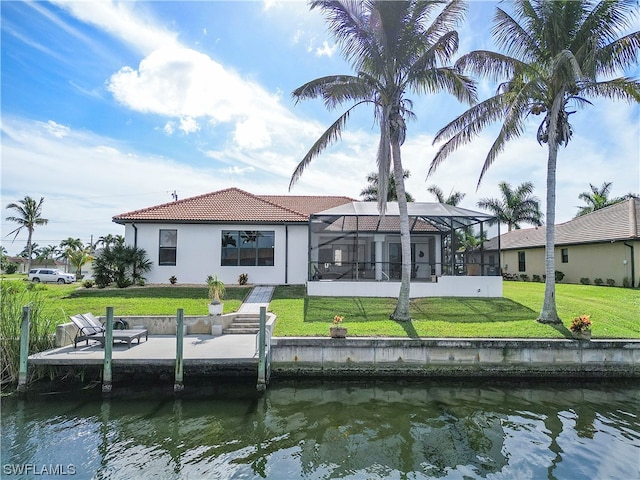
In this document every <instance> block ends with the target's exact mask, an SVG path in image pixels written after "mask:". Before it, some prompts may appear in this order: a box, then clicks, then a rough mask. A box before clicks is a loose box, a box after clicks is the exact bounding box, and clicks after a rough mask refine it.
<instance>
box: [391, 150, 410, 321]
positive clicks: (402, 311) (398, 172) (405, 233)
mask: <svg viewBox="0 0 640 480" xmlns="http://www.w3.org/2000/svg"><path fill="white" fill-rule="evenodd" d="M391 154H392V157H393V175H394V177H395V181H396V191H397V194H398V211H399V215H400V247H401V250H402V277H401V281H400V293H399V295H398V303H397V304H396V309H395V311H394V312H393V313H392V314H391V319H393V320H397V321H404V322H408V321H411V314H410V312H409V289H410V287H411V232H410V230H409V212H408V209H407V195H406V192H405V189H404V177H403V172H404V171H403V169H402V159H401V155H400V142H399V141H397V140H396V139H394V140H392V142H391Z"/></svg>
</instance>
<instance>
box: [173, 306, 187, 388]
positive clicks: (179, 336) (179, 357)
mask: <svg viewBox="0 0 640 480" xmlns="http://www.w3.org/2000/svg"><path fill="white" fill-rule="evenodd" d="M183 326H184V309H182V308H179V309H178V314H177V327H176V328H177V330H176V380H175V383H174V384H173V391H174V392H176V393H177V392H182V391H183V390H184V382H183V379H184V358H183V356H184V327H183Z"/></svg>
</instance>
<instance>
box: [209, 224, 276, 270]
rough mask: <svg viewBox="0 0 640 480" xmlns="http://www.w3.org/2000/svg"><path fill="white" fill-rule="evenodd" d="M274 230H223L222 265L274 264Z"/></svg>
mask: <svg viewBox="0 0 640 480" xmlns="http://www.w3.org/2000/svg"><path fill="white" fill-rule="evenodd" d="M274 245H275V232H274V231H257V230H223V231H222V256H221V260H220V264H221V265H222V266H239V265H246V266H273V265H274V256H273V251H274Z"/></svg>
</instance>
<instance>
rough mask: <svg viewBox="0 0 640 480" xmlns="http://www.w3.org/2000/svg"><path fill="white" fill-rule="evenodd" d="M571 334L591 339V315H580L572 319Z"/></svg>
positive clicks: (574, 336)
mask: <svg viewBox="0 0 640 480" xmlns="http://www.w3.org/2000/svg"><path fill="white" fill-rule="evenodd" d="M569 330H571V335H573V338H576V339H578V340H591V319H590V318H589V315H580V316H579V317H576V318H574V319H573V320H572V321H571V326H570V327H569Z"/></svg>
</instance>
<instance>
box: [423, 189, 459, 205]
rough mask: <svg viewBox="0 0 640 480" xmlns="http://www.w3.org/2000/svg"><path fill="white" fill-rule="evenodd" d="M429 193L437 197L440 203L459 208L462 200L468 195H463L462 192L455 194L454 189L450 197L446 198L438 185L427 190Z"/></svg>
mask: <svg viewBox="0 0 640 480" xmlns="http://www.w3.org/2000/svg"><path fill="white" fill-rule="evenodd" d="M427 192H429V193H430V194H432V195H433V196H434V197H436V199H437V200H438V202H439V203H444V204H446V205H451V206H453V207H457V206H458V204H460V202H461V201H462V199H463V198H464V197H465V196H466V195H467V194H466V193H462V192H454V191H453V189H452V190H451V193H449V196H448V197H445V196H444V193H443V191H442V189H441V188H440V187H439V186H437V185H431V186H429V187H428V188H427Z"/></svg>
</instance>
